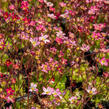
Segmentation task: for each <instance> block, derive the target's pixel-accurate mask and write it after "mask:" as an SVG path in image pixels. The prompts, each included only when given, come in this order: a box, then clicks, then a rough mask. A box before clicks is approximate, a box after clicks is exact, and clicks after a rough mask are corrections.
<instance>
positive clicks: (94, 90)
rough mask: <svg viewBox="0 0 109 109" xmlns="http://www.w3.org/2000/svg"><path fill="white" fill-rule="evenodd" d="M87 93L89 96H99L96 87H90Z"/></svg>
mask: <svg viewBox="0 0 109 109" xmlns="http://www.w3.org/2000/svg"><path fill="white" fill-rule="evenodd" d="M87 92H88V93H89V94H92V95H95V94H97V90H96V88H95V87H93V88H91V87H90V86H89V87H88V89H87Z"/></svg>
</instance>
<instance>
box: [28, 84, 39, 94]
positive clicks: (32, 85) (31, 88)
mask: <svg viewBox="0 0 109 109" xmlns="http://www.w3.org/2000/svg"><path fill="white" fill-rule="evenodd" d="M36 87H37V84H34V83H31V86H30V89H29V91H30V92H33V91H36V92H37V91H38V89H37V88H36Z"/></svg>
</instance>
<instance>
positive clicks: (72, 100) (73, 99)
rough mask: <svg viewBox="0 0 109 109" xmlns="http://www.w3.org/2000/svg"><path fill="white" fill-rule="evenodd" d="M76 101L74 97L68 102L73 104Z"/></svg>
mask: <svg viewBox="0 0 109 109" xmlns="http://www.w3.org/2000/svg"><path fill="white" fill-rule="evenodd" d="M76 100H77V97H76V96H72V97H71V98H70V99H69V101H70V102H71V103H74V102H75V101H76Z"/></svg>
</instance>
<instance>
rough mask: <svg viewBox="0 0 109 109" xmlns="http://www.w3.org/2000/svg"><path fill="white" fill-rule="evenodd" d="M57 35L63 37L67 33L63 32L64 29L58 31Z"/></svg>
mask: <svg viewBox="0 0 109 109" xmlns="http://www.w3.org/2000/svg"><path fill="white" fill-rule="evenodd" d="M56 36H58V37H63V36H65V33H63V31H59V32H56Z"/></svg>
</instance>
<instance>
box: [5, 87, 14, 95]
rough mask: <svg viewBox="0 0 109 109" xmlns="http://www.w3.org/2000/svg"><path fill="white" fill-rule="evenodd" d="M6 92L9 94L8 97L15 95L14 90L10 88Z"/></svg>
mask: <svg viewBox="0 0 109 109" xmlns="http://www.w3.org/2000/svg"><path fill="white" fill-rule="evenodd" d="M6 92H7V95H8V96H10V95H13V93H14V90H12V88H8V89H6Z"/></svg>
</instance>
